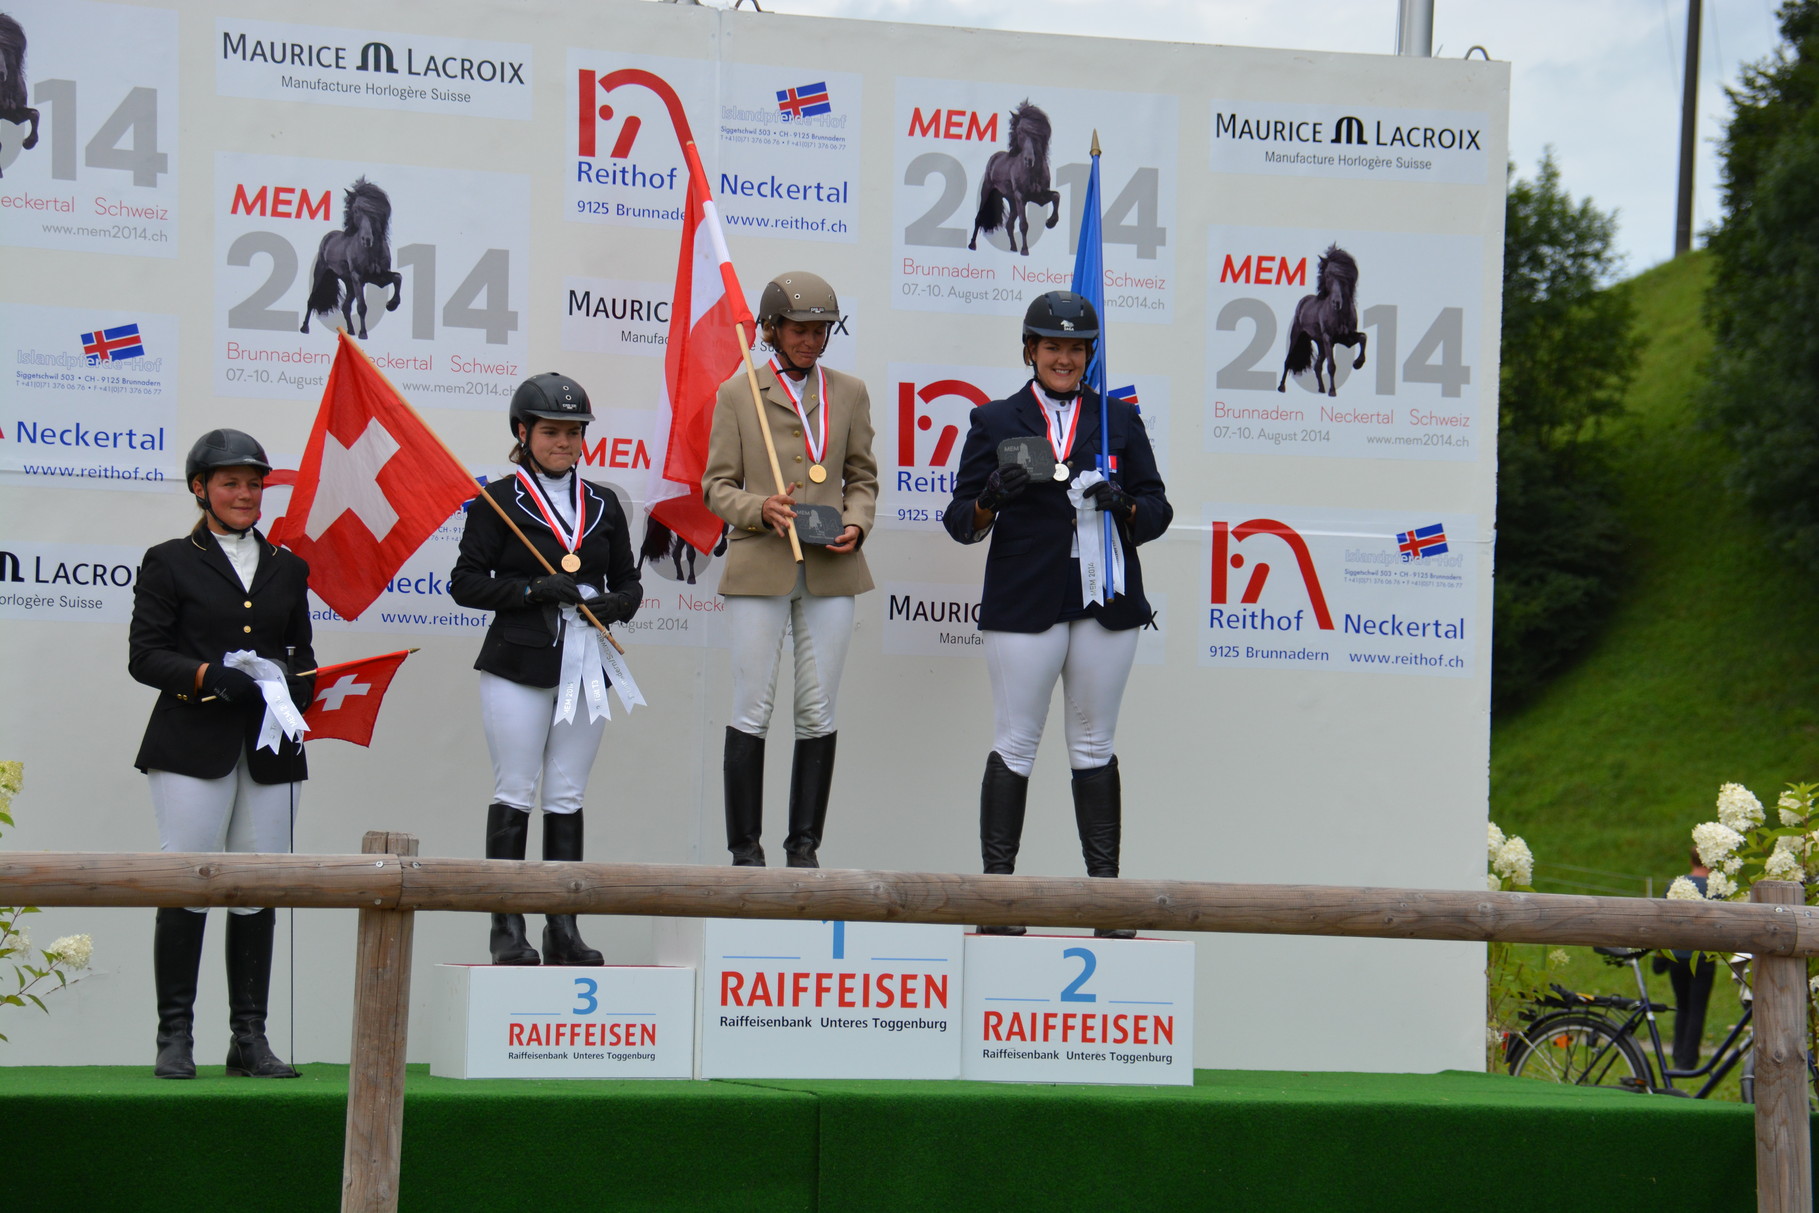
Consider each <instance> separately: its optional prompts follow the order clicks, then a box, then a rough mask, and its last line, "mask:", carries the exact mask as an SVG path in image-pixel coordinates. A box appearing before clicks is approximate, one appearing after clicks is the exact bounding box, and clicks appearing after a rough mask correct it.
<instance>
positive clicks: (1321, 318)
mask: <svg viewBox="0 0 1819 1213" xmlns="http://www.w3.org/2000/svg"><path fill="white" fill-rule="evenodd" d="M1357 292H1358V263H1357V262H1356V261H1354V260H1352V255H1351V254H1350V253H1348V252H1346V251H1345V250H1344V249H1342V248H1340V247H1339V246H1338V245H1336V244H1329V245H1328V246H1327V248H1326V252H1324V253H1322V254H1320V269H1319V271H1318V272H1317V273H1316V274H1315V276H1314V293H1313V294H1311V295H1303V296H1302V297H1301V302H1300V303H1297V304H1296V305H1295V321H1294V323H1293V324H1291V325H1290V326H1289V330H1288V356H1287V357H1285V358H1284V359H1283V360H1282V379H1281V382H1279V383H1277V384H1276V390H1277V391H1278V392H1285V391H1287V390H1288V377H1289V376H1290V375H1299V374H1301V373H1302V372H1303V371H1305V370H1307V369H1308V368H1309V367H1312V368H1313V371H1314V387H1315V388H1316V389H1317V390H1318V391H1322V392H1325V393H1326V394H1327V395H1328V396H1337V395H1338V394H1339V376H1338V368H1337V367H1336V366H1335V364H1334V362H1333V347H1334V346H1335V345H1343V346H1345V347H1346V348H1347V349H1350V348H1351V347H1352V346H1354V345H1355V346H1357V347H1358V360H1357V361H1356V362H1354V363H1352V369H1353V370H1354V371H1355V370H1357V369H1358V368H1359V367H1361V366H1363V365H1364V350H1365V344H1366V343H1365V338H1364V334H1363V333H1361V332H1359V331H1358V305H1357V303H1356V302H1355V301H1354V299H1353V296H1354V295H1356V294H1357ZM1322 366H1324V367H1325V368H1326V374H1325V377H1324V378H1322V376H1321V367H1322Z"/></svg>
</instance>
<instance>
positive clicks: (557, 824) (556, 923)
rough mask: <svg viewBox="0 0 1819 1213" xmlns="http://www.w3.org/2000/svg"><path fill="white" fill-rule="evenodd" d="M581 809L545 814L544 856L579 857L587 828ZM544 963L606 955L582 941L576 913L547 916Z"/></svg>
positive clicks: (587, 961) (591, 960)
mask: <svg viewBox="0 0 1819 1213" xmlns="http://www.w3.org/2000/svg"><path fill="white" fill-rule="evenodd" d="M584 824H585V823H583V822H582V820H581V810H580V809H576V810H575V811H574V812H573V813H545V814H544V815H543V857H544V858H545V859H567V860H579V859H580V858H581V836H582V833H583V829H584ZM543 963H544V964H546V965H603V964H605V963H606V957H604V956H602V955H601V954H600V953H599V952H596V951H595V950H594V949H592V948H590V947H588V946H587V945H586V944H585V943H582V942H581V932H580V931H579V930H577V929H576V927H575V916H574V915H573V914H546V915H544V916H543Z"/></svg>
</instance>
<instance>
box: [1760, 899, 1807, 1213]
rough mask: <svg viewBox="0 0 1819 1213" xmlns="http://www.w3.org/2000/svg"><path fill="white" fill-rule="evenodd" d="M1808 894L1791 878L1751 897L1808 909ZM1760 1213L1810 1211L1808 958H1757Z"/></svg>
mask: <svg viewBox="0 0 1819 1213" xmlns="http://www.w3.org/2000/svg"><path fill="white" fill-rule="evenodd" d="M1804 894H1805V890H1803V889H1802V888H1801V887H1800V886H1799V885H1797V884H1795V883H1793V882H1792V881H1787V880H1759V881H1757V882H1756V884H1755V885H1754V886H1752V887H1751V889H1750V900H1751V901H1755V902H1763V903H1767V904H1769V905H1774V906H1784V905H1804V904H1805V901H1806V898H1805V895H1804ZM1753 968H1754V976H1753V977H1752V978H1751V982H1750V985H1751V989H1752V990H1753V992H1754V994H1755V999H1756V1043H1755V1046H1754V1049H1753V1051H1754V1053H1755V1058H1756V1208H1757V1209H1758V1210H1759V1213H1811V1210H1812V1207H1813V1158H1812V1153H1813V1151H1812V1136H1811V1133H1812V1129H1811V1114H1810V1113H1809V1112H1808V1110H1807V1107H1808V1105H1807V1089H1808V1086H1807V1068H1806V999H1807V989H1806V960H1805V959H1804V958H1803V957H1799V956H1766V955H1763V954H1761V953H1757V954H1756V959H1755V962H1754V966H1753Z"/></svg>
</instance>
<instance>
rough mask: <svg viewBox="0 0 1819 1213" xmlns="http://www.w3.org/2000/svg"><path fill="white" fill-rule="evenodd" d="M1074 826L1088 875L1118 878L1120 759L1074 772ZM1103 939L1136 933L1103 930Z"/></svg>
mask: <svg viewBox="0 0 1819 1213" xmlns="http://www.w3.org/2000/svg"><path fill="white" fill-rule="evenodd" d="M1073 782H1074V824H1075V826H1076V827H1078V829H1079V831H1080V854H1081V855H1082V856H1084V857H1085V859H1086V874H1087V875H1088V876H1103V877H1107V878H1112V877H1116V876H1117V875H1118V844H1119V842H1120V840H1121V838H1122V835H1123V831H1124V789H1123V784H1122V782H1121V781H1120V780H1119V778H1118V759H1117V756H1116V755H1114V756H1113V757H1112V760H1111V761H1110V762H1108V763H1106V764H1105V765H1104V766H1102V767H1089V768H1087V769H1086V770H1084V771H1075V772H1074V781H1073ZM1093 934H1094V935H1096V936H1098V937H1099V938H1100V939H1135V938H1136V937H1137V932H1135V931H1132V930H1128V929H1124V928H1112V927H1100V928H1098V929H1097V930H1095V931H1094V932H1093Z"/></svg>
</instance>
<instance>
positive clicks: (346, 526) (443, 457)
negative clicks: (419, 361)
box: [270, 332, 479, 619]
mask: <svg viewBox="0 0 1819 1213" xmlns="http://www.w3.org/2000/svg"><path fill="white" fill-rule="evenodd" d="M478 491H479V485H478V484H476V483H475V481H474V478H473V477H472V476H470V475H468V474H467V469H466V468H463V467H462V466H461V464H460V462H459V461H458V460H456V458H455V457H454V456H453V455H451V454H450V453H449V451H448V448H447V447H445V446H443V445H442V440H441V439H440V438H437V437H436V435H435V433H434V432H432V431H431V430H430V428H429V426H427V425H425V424H424V422H423V418H421V417H419V416H417V413H416V410H415V409H413V408H411V406H410V405H408V404H406V403H405V402H404V398H403V397H402V396H400V395H398V393H397V390H396V389H394V388H393V387H392V385H391V384H390V383H388V382H387V381H386V378H385V376H384V375H382V374H380V373H379V368H378V367H376V366H374V365H373V364H372V360H371V359H369V358H368V357H367V356H366V354H365V353H363V352H362V351H361V349H360V347H359V346H358V345H356V344H355V343H354V341H353V339H352V338H350V337H349V336H348V335H347V334H346V333H345V332H343V333H341V334H340V335H339V337H338V345H337V347H336V350H335V365H334V366H333V368H331V369H330V371H329V373H328V386H327V387H326V388H324V389H323V392H322V407H321V408H320V409H319V410H318V411H317V413H316V424H315V426H314V428H312V429H311V430H310V436H309V445H308V446H307V447H305V448H304V451H303V466H302V467H300V468H299V469H298V470H297V487H296V488H295V489H293V490H292V491H291V501H290V508H289V509H288V510H287V511H286V512H285V515H284V517H283V518H280V519H279V520H278V521H277V522H276V523H275V524H273V526H272V529H271V536H270V538H271V541H272V542H273V543H281V544H283V545H284V546H285V547H287V548H289V549H290V550H291V551H293V552H295V553H297V555H299V556H301V557H303V558H304V559H305V560H307V561H309V566H310V577H309V588H310V589H312V590H314V591H315V592H316V596H317V597H318V598H320V599H322V601H323V602H326V603H327V604H328V605H329V608H330V609H331V610H333V611H334V612H335V614H337V615H339V616H341V617H342V618H343V619H353V618H355V617H357V616H358V615H359V614H360V613H361V612H362V611H364V610H366V608H367V607H369V606H371V605H372V604H373V600H374V599H375V598H377V597H379V594H380V593H381V592H382V591H383V590H384V589H385V583H386V582H388V581H390V580H391V579H392V577H393V576H394V575H395V574H396V573H397V572H398V570H399V569H400V568H401V567H403V565H404V562H405V561H406V560H407V559H409V558H410V555H411V553H412V552H415V551H416V550H417V549H418V548H419V547H421V546H422V545H423V541H424V540H425V539H428V538H429V537H430V536H431V535H433V534H435V533H436V528H437V527H439V526H441V525H442V524H443V523H444V522H446V521H447V520H448V517H449V515H450V514H453V513H454V512H455V510H457V509H458V508H460V505H461V503H462V502H464V501H466V500H467V499H468V498H469V497H472V496H473V495H474V494H475V493H476V492H478Z"/></svg>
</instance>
